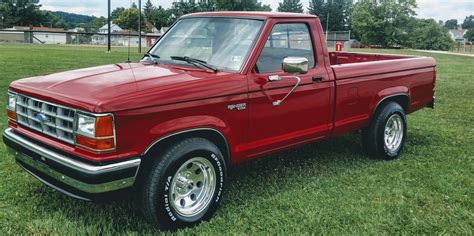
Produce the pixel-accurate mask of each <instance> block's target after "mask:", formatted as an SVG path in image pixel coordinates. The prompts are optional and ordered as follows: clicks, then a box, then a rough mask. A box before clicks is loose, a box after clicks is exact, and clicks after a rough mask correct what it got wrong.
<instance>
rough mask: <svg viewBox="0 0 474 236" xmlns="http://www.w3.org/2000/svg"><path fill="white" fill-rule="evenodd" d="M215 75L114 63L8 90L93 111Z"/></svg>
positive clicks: (37, 79)
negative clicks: (121, 98) (107, 103)
mask: <svg viewBox="0 0 474 236" xmlns="http://www.w3.org/2000/svg"><path fill="white" fill-rule="evenodd" d="M219 74H222V73H219ZM216 76H218V75H217V74H215V73H210V72H207V71H203V70H200V69H198V70H195V69H191V68H189V69H186V70H184V69H182V68H181V69H180V68H173V67H168V66H164V65H163V66H161V65H151V64H150V65H149V64H140V63H131V64H115V65H105V66H99V67H91V68H85V69H79V70H72V71H66V72H61V73H55V74H50V75H44V76H38V77H32V78H26V79H21V80H17V81H14V82H13V83H12V84H11V85H10V89H11V90H12V91H16V92H20V93H23V94H26V95H29V96H32V97H36V98H39V99H43V100H46V101H50V102H55V103H59V104H63V105H68V106H71V107H74V108H79V109H84V110H88V111H93V112H94V111H96V110H97V109H96V107H97V105H98V104H99V103H100V104H103V103H104V101H111V100H114V99H115V98H117V97H119V96H124V95H127V94H133V93H137V92H139V91H143V90H148V89H152V88H154V89H156V88H160V87H169V86H171V85H176V84H179V83H184V82H189V81H193V80H202V79H208V78H211V77H216Z"/></svg>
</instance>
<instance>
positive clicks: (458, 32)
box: [449, 29, 467, 43]
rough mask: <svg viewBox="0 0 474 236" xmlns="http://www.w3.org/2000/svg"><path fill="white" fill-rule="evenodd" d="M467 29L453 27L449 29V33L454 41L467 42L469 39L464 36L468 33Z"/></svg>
mask: <svg viewBox="0 0 474 236" xmlns="http://www.w3.org/2000/svg"><path fill="white" fill-rule="evenodd" d="M466 32H467V30H466V29H452V30H449V35H450V36H451V39H453V40H454V42H456V43H457V42H460V43H467V39H466V38H464V35H466Z"/></svg>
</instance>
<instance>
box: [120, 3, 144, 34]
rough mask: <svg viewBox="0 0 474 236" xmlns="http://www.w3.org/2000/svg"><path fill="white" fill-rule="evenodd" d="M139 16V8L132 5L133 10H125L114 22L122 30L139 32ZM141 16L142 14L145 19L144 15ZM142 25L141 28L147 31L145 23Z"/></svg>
mask: <svg viewBox="0 0 474 236" xmlns="http://www.w3.org/2000/svg"><path fill="white" fill-rule="evenodd" d="M138 14H139V12H138V7H137V6H136V5H132V7H131V8H129V9H126V10H124V11H123V12H122V14H120V16H119V17H118V18H117V19H114V21H113V22H114V23H115V24H117V25H118V26H120V27H121V28H122V29H128V30H135V31H138ZM140 14H142V18H143V13H140ZM141 23H142V25H141V28H142V29H145V28H146V27H145V21H142V22H141Z"/></svg>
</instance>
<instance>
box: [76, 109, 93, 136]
mask: <svg viewBox="0 0 474 236" xmlns="http://www.w3.org/2000/svg"><path fill="white" fill-rule="evenodd" d="M77 132H78V133H79V134H82V135H85V136H87V137H90V138H94V137H95V117H90V116H86V115H82V114H78V115H77Z"/></svg>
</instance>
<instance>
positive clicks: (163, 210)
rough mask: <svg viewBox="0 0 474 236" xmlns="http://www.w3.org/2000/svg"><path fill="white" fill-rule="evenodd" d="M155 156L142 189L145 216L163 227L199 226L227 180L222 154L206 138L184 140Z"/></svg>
mask: <svg viewBox="0 0 474 236" xmlns="http://www.w3.org/2000/svg"><path fill="white" fill-rule="evenodd" d="M147 158H154V160H153V161H152V164H151V166H150V169H149V173H148V174H146V177H145V178H144V183H143V185H142V189H141V201H142V211H143V213H144V215H145V218H146V219H147V220H148V221H149V222H150V223H152V224H153V225H155V226H157V227H159V228H162V229H177V228H183V227H188V226H192V225H195V224H197V223H199V222H201V221H203V220H208V219H210V218H211V217H212V215H213V214H214V212H215V210H216V209H217V206H218V204H219V202H220V201H221V199H222V192H223V189H224V183H225V172H226V167H225V163H224V159H223V156H222V153H221V152H220V150H219V148H218V147H216V146H215V145H214V144H213V143H211V142H209V141H208V140H206V139H203V138H190V139H186V140H183V141H181V142H179V143H177V144H176V145H174V146H173V147H171V148H169V149H168V151H165V152H164V153H163V154H162V155H159V156H153V155H151V156H149V157H147Z"/></svg>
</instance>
